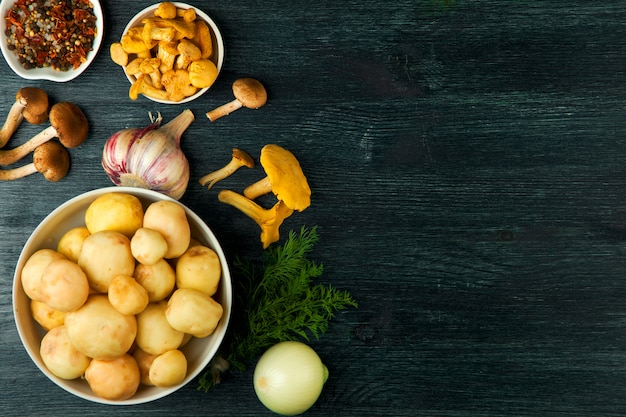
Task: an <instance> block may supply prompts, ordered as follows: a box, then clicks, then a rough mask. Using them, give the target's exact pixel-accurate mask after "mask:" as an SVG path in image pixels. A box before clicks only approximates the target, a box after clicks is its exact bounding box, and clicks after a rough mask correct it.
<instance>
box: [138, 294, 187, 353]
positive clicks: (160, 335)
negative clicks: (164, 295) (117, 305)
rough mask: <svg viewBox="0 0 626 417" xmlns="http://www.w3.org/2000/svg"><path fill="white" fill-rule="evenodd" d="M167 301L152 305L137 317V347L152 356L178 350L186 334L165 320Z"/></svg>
mask: <svg viewBox="0 0 626 417" xmlns="http://www.w3.org/2000/svg"><path fill="white" fill-rule="evenodd" d="M166 308H167V301H159V302H158V303H150V304H148V307H146V308H145V309H144V310H143V311H142V312H141V313H139V314H138V315H137V338H136V339H135V341H136V342H137V346H138V347H139V349H141V350H143V351H144V352H146V353H149V354H151V355H160V354H161V353H164V352H167V351H168V350H172V349H178V347H179V346H180V344H181V343H182V341H183V337H184V336H185V334H184V333H183V332H181V331H178V330H176V329H174V328H172V326H170V324H169V323H168V321H167V319H166V318H165V310H166Z"/></svg>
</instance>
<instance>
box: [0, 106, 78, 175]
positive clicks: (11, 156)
mask: <svg viewBox="0 0 626 417" xmlns="http://www.w3.org/2000/svg"><path fill="white" fill-rule="evenodd" d="M49 117H50V126H48V127H47V128H46V129H44V130H42V131H41V132H39V133H38V134H37V135H35V136H33V137H32V138H31V139H30V140H29V141H28V142H26V143H23V144H22V145H20V146H18V147H16V148H13V149H7V150H0V165H11V164H13V163H15V162H17V161H19V160H20V159H22V158H23V157H24V156H26V155H28V154H29V153H31V152H32V151H33V150H35V148H37V147H38V146H40V145H42V144H43V143H45V142H47V141H49V140H50V139H52V138H55V137H57V138H59V141H60V142H61V143H62V144H63V146H65V147H66V148H75V147H77V146H79V145H81V144H82V143H83V142H84V141H85V138H87V133H88V132H89V125H88V123H87V118H86V117H85V115H84V114H83V112H82V111H81V110H80V109H79V108H78V106H76V105H75V104H72V103H69V102H61V103H56V104H55V105H54V106H52V108H51V109H50V115H49Z"/></svg>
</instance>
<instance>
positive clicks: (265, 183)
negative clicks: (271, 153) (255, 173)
mask: <svg viewBox="0 0 626 417" xmlns="http://www.w3.org/2000/svg"><path fill="white" fill-rule="evenodd" d="M271 191H272V183H271V182H270V177H265V178H263V179H260V180H258V181H257V182H255V183H252V184H250V185H248V186H247V187H246V188H245V189H244V190H243V195H245V196H246V197H248V198H249V199H250V200H255V199H257V198H259V197H261V196H262V195H265V194H269V193H270V192H271Z"/></svg>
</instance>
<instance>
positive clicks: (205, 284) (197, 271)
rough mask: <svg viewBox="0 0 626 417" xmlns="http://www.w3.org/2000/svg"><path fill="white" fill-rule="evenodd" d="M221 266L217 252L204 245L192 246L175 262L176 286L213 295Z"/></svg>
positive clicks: (217, 283) (220, 273)
mask: <svg viewBox="0 0 626 417" xmlns="http://www.w3.org/2000/svg"><path fill="white" fill-rule="evenodd" d="M221 275H222V267H221V264H220V259H219V257H218V256H217V253H215V251H214V250H213V249H211V248H208V247H206V246H193V247H190V248H189V249H187V251H186V252H185V253H184V254H183V255H182V256H181V257H180V258H178V261H177V262H176V287H177V288H191V289H194V290H198V291H200V292H203V293H205V294H206V295H213V294H215V293H216V292H217V287H218V285H219V283H220V277H221Z"/></svg>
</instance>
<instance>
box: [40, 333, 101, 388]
mask: <svg viewBox="0 0 626 417" xmlns="http://www.w3.org/2000/svg"><path fill="white" fill-rule="evenodd" d="M39 353H40V355H41V360H42V361H43V363H44V364H45V365H46V367H47V368H48V370H49V371H50V372H52V373H53V374H54V375H56V376H58V377H59V378H63V379H76V378H78V377H80V376H81V375H83V373H84V372H85V370H86V369H87V367H88V366H89V363H90V362H91V359H90V358H89V357H88V356H87V355H85V354H83V353H81V352H80V351H79V350H78V349H76V348H75V347H74V345H73V344H72V342H71V341H70V338H69V336H68V334H67V328H66V327H65V326H58V327H55V328H54V329H52V330H50V331H49V332H47V333H46V334H45V335H44V337H43V339H41V346H40V348H39Z"/></svg>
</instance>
